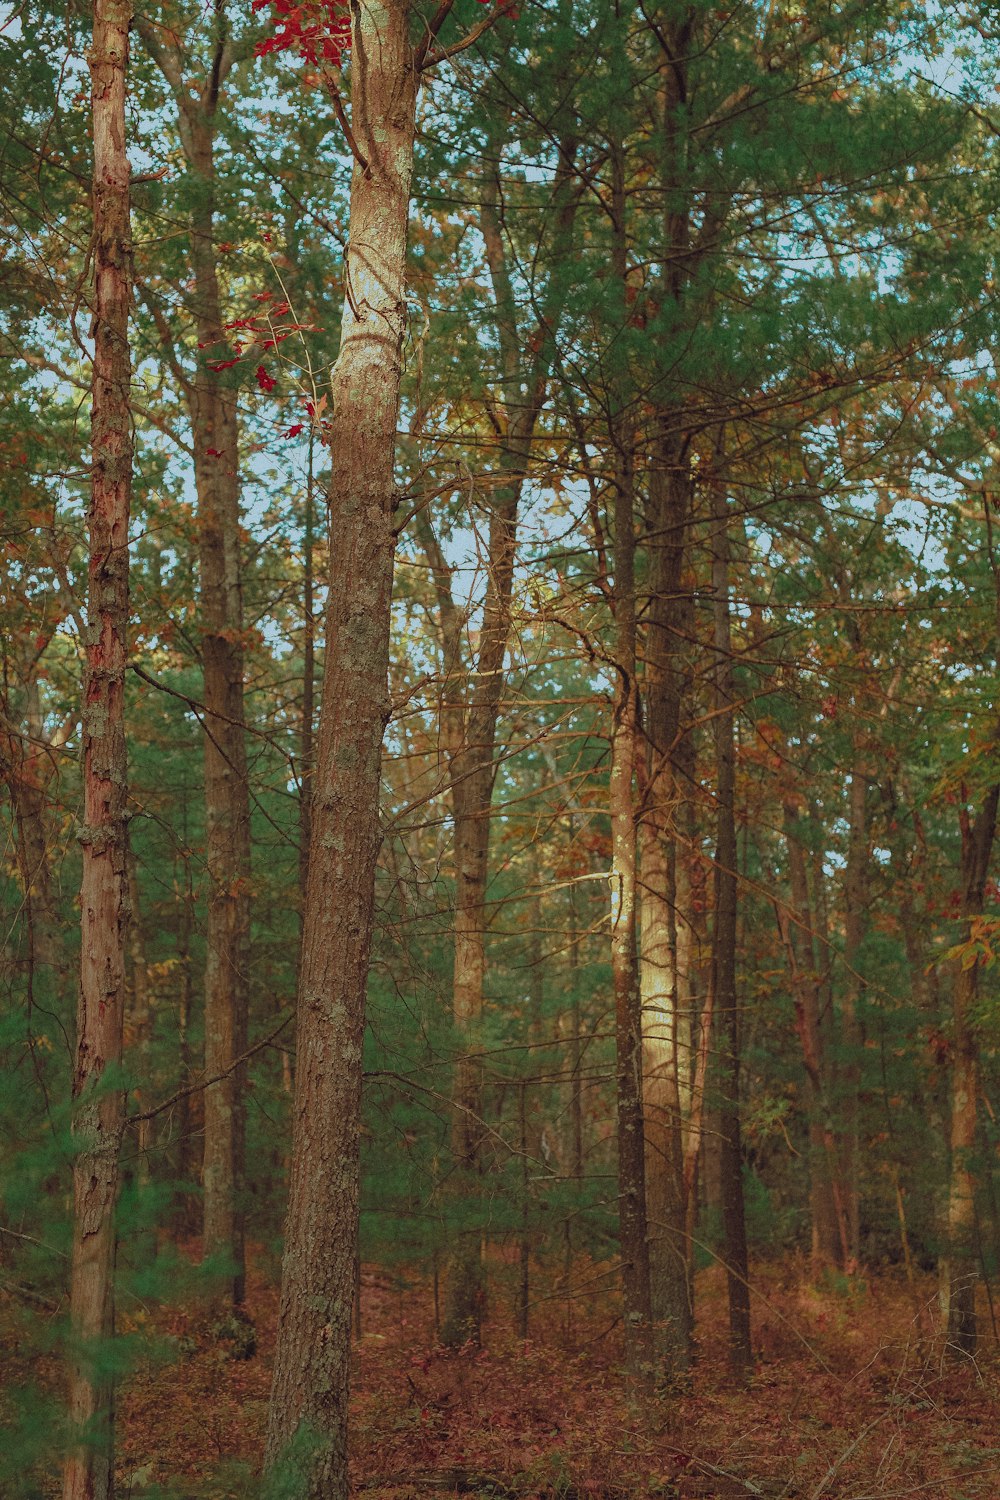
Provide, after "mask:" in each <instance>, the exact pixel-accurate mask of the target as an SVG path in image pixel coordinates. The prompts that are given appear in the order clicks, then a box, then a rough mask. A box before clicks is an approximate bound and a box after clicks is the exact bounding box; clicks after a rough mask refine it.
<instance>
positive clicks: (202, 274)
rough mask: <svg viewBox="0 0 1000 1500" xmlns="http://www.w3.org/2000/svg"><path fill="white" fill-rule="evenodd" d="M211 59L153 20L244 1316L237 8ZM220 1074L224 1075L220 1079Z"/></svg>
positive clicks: (233, 1221)
mask: <svg viewBox="0 0 1000 1500" xmlns="http://www.w3.org/2000/svg"><path fill="white" fill-rule="evenodd" d="M213 23H214V31H215V35H214V38H213V55H212V59H211V62H210V63H209V65H208V67H207V68H206V70H205V74H204V78H203V80H202V82H201V86H200V88H198V89H197V91H195V90H194V89H193V88H192V86H191V83H190V79H189V78H188V77H187V76H186V69H187V68H188V66H189V64H188V62H187V58H186V54H185V52H184V51H183V50H182V47H181V44H180V43H179V42H178V41H177V39H176V38H175V37H174V36H173V35H172V34H170V33H167V32H165V30H164V29H163V28H155V27H153V26H152V25H151V23H150V22H149V21H148V20H146V19H144V18H143V19H140V20H139V22H138V26H139V30H140V33H141V35H142V38H143V41H144V44H145V46H146V48H147V50H148V51H149V52H150V54H151V56H152V57H153V58H154V60H155V61H156V63H157V65H158V67H159V68H160V70H161V72H162V73H163V75H164V78H165V79H166V81H167V82H168V83H169V84H170V86H171V89H172V91H173V94H174V99H175V103H176V106H177V120H178V127H179V132H180V138H181V144H182V146H183V149H184V155H185V157H186V159H187V162H188V165H189V166H190V168H191V172H192V176H193V178H194V181H195V196H194V203H193V208H192V211H191V220H190V236H191V244H190V259H191V271H192V283H193V285H192V296H191V303H192V307H193V310H194V318H195V330H196V333H197V338H198V366H197V371H196V374H195V376H194V378H193V379H191V380H189V379H187V378H186V377H184V378H183V384H184V390H185V396H186V399H187V405H188V410H189V412H190V415H191V435H192V439H193V448H194V472H195V488H196V492H197V499H198V554H199V570H200V590H199V592H200V602H201V653H202V674H203V681H204V687H203V693H202V698H203V702H204V705H205V718H204V724H203V727H204V740H203V746H204V774H205V836H206V861H205V862H206V869H207V875H208V916H207V923H206V932H205V1072H206V1075H207V1076H208V1077H210V1078H219V1082H218V1083H213V1084H211V1085H209V1087H208V1088H206V1090H205V1101H204V1107H205V1132H204V1158H203V1163H202V1174H203V1190H204V1215H203V1252H204V1255H205V1257H206V1258H210V1259H214V1260H216V1261H218V1262H219V1263H220V1264H221V1265H223V1266H225V1268H226V1274H225V1282H224V1286H225V1300H226V1301H228V1302H229V1303H230V1304H231V1305H232V1306H233V1307H240V1306H241V1305H242V1303H243V1298H244V1292H245V1283H246V1266H245V1248H244V1234H245V1232H244V1222H243V1221H244V1211H243V1202H242V1199H243V1178H244V1174H245V1160H244V1158H245V1130H246V1125H245V1112H246V1105H245V1091H246V1067H245V1065H241V1066H239V1067H234V1066H233V1061H234V1059H235V1058H237V1057H239V1056H240V1055H241V1054H242V1053H243V1052H245V1051H246V1042H247V1012H248V1003H249V943H250V873H251V872H250V791H249V785H248V782H247V758H246V729H245V724H246V717H245V705H244V690H243V679H244V645H243V597H242V589H243V585H242V566H241V556H240V479H239V471H240V458H239V421H238V412H237V394H236V387H235V384H234V382H233V377H232V372H231V371H230V370H221V371H220V370H215V369H213V368H212V366H213V365H217V364H218V363H220V362H222V361H225V360H226V359H227V358H229V357H231V356H230V349H229V340H228V337H227V334H226V331H225V329H224V327H223V312H222V297H221V293H220V288H219V276H218V267H217V252H216V245H215V198H216V169H215V142H216V134H217V128H218V125H217V117H218V108H219V101H220V97H221V94H222V89H223V87H224V85H225V81H226V78H227V76H228V74H229V71H230V69H231V67H232V64H233V49H232V45H231V41H230V38H229V34H228V26H227V18H226V6H225V3H224V0H219V3H217V4H216V6H215V9H214V16H213ZM220 1075H223V1076H221V1077H220Z"/></svg>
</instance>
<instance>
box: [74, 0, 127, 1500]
mask: <svg viewBox="0 0 1000 1500" xmlns="http://www.w3.org/2000/svg"><path fill="white" fill-rule="evenodd" d="M131 17H132V6H131V3H130V0H95V3H94V43H93V48H92V50H91V52H90V54H89V63H90V72H91V79H92V86H93V94H92V99H93V126H94V175H93V216H94V236H93V255H94V302H93V309H94V316H93V332H94V362H93V396H92V411H91V449H92V459H93V468H92V480H91V492H90V506H89V511H88V517H87V519H88V528H89V555H90V567H89V609H88V613H89V626H90V634H89V637H88V641H87V658H86V677H85V684H84V699H83V735H82V747H83V788H84V812H83V829H82V832H81V835H80V842H81V845H82V847H83V874H82V880H81V886H80V908H81V925H82V944H81V964H80V999H79V1006H78V1010H77V1042H76V1062H75V1067H74V1073H73V1097H74V1101H75V1106H76V1107H75V1114H74V1135H75V1141H76V1156H75V1160H74V1165H73V1254H72V1271H71V1280H70V1321H71V1325H72V1345H71V1354H70V1379H69V1417H70V1424H71V1434H72V1436H71V1442H72V1447H71V1449H70V1451H69V1454H68V1455H67V1459H66V1464H65V1468H64V1471H63V1500H110V1497H111V1496H112V1495H113V1492H114V1380H113V1376H112V1374H111V1370H112V1362H111V1360H110V1359H109V1350H108V1341H109V1340H110V1339H111V1338H112V1337H113V1334H114V1324H115V1316H114V1271H115V1198H116V1195H117V1191H118V1159H119V1153H120V1147H121V1139H122V1131H123V1129H124V1119H125V1109H124V1104H125V1100H124V1095H123V1093H122V1087H121V1081H120V1079H119V1078H118V1077H116V1076H115V1075H116V1073H117V1072H118V1069H119V1066H120V1063H121V1053H122V1024H123V1010H124V1003H125V947H126V940H127V933H128V821H127V768H128V762H127V754H126V745H125V715H124V707H125V703H124V699H125V663H126V658H127V652H128V582H129V580H128V527H129V507H130V502H131V486H132V429H131V413H130V411H129V381H130V377H131V360H130V355H129V345H128V319H129V305H130V302H131V296H132V271H131V265H132V245H131V230H130V223H129V181H130V173H129V164H128V158H127V156H126V153H125V81H126V71H127V67H128V32H129V25H130V22H131Z"/></svg>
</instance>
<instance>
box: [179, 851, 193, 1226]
mask: <svg viewBox="0 0 1000 1500" xmlns="http://www.w3.org/2000/svg"><path fill="white" fill-rule="evenodd" d="M184 832H185V835H186V829H185V830H184ZM183 868H184V890H183V892H182V894H181V909H180V914H179V917H178V931H177V958H178V962H179V964H180V986H181V992H180V998H179V1003H178V1011H177V1032H178V1038H177V1039H178V1045H179V1048H180V1065H181V1079H182V1081H183V1083H184V1085H185V1086H186V1085H187V1084H189V1083H190V1082H191V1079H192V1078H193V1076H194V1058H193V1053H192V1048H191V1011H192V1009H193V1000H194V961H193V955H192V953H191V933H192V931H193V929H194V905H195V897H194V884H193V880H192V877H191V861H190V859H189V858H188V859H185V861H184V867H183ZM194 1098H195V1096H193V1095H191V1094H185V1095H184V1097H183V1098H182V1099H181V1100H180V1101H179V1102H178V1106H177V1111H178V1113H177V1135H178V1140H179V1143H180V1149H179V1152H178V1162H177V1171H178V1176H179V1177H180V1180H181V1183H182V1184H183V1188H182V1197H181V1200H180V1221H181V1226H182V1229H183V1231H184V1233H185V1234H193V1233H194V1231H195V1226H196V1224H197V1222H198V1203H197V1201H196V1200H195V1197H194V1194H193V1191H192V1184H193V1183H194V1181H195V1178H196V1176H197V1170H198V1168H197V1155H196V1152H195V1138H194V1137H195V1112H194V1108H193V1104H194Z"/></svg>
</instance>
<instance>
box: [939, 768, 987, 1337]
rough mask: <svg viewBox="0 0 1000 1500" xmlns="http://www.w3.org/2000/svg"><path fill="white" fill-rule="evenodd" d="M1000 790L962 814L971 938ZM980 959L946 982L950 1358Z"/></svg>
mask: <svg viewBox="0 0 1000 1500" xmlns="http://www.w3.org/2000/svg"><path fill="white" fill-rule="evenodd" d="M998 801H1000V787H997V786H992V787H990V789H989V791H988V792H987V793H986V795H985V797H984V798H983V802H982V806H981V807H980V809H979V812H978V814H977V816H976V819H975V822H972V821H971V820H970V818H969V816H968V813H967V812H966V811H965V809H964V808H963V809H962V814H961V829H962V872H961V873H962V923H963V927H964V929H965V931H964V936H965V937H966V938H967V939H968V938H969V937H970V932H969V927H970V924H971V922H972V920H973V919H974V918H975V917H977V916H980V915H981V914H982V911H983V906H984V902H985V887H986V877H987V874H988V873H989V866H990V855H991V853H992V850H993V839H994V835H995V833H996V822H997V805H998ZM979 968H980V959H979V956H978V953H975V952H974V953H973V954H972V956H971V961H970V962H968V963H966V962H965V961H963V960H961V959H956V961H955V972H954V979H953V982H952V991H951V995H952V1009H951V1016H952V1038H951V1043H952V1064H951V1130H950V1139H949V1144H950V1147H951V1173H950V1178H949V1183H948V1222H947V1254H946V1256H945V1260H944V1264H943V1266H942V1287H943V1291H944V1302H945V1310H946V1312H945V1316H946V1324H947V1333H948V1345H949V1349H950V1351H951V1352H952V1353H953V1354H957V1355H958V1354H973V1353H974V1352H975V1348H976V1337H977V1329H976V1287H977V1285H978V1282H979V1275H978V1270H977V1253H976V1234H975V1230H976V1199H975V1193H976V1178H975V1172H974V1170H973V1162H972V1157H973V1155H974V1152H975V1148H976V1125H977V1121H978V1117H979V1045H978V1042H977V1039H976V1033H975V1030H974V1028H973V1019H972V1009H973V1006H974V1004H975V999H976V994H977V990H978V987H979Z"/></svg>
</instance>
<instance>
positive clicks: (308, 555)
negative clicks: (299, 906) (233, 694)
mask: <svg viewBox="0 0 1000 1500" xmlns="http://www.w3.org/2000/svg"><path fill="white" fill-rule="evenodd" d="M313 447H314V438H313V435H312V433H310V435H309V474H308V477H307V480H306V515H305V535H304V537H303V541H302V547H303V553H304V556H303V562H302V623H303V642H302V722H301V726H300V729H299V759H300V762H301V765H300V768H299V777H300V784H301V793H300V796H299V899H300V901H301V902H303V903H304V902H305V897H306V881H307V876H308V873H309V846H310V844H311V843H312V790H313V737H314V731H313V726H314V720H315V713H316V707H315V697H316V620H315V614H314V611H315V599H314V593H315V590H314V575H313V567H314V555H313V554H314V535H313V533H314V529H315V524H316V523H315V511H314V505H313ZM303 918H304V913H303Z"/></svg>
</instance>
